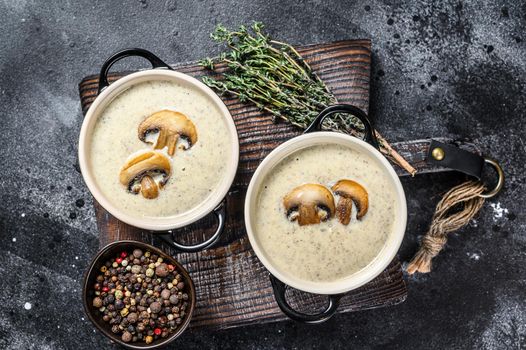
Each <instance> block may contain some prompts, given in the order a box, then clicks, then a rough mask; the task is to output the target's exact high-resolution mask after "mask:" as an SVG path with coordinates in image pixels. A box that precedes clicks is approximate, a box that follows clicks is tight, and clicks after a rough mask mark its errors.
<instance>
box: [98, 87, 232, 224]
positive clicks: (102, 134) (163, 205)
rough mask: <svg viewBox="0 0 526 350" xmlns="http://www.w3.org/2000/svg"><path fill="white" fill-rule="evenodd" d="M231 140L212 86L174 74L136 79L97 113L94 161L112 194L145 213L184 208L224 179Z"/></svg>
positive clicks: (133, 211)
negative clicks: (205, 88) (206, 89)
mask: <svg viewBox="0 0 526 350" xmlns="http://www.w3.org/2000/svg"><path fill="white" fill-rule="evenodd" d="M231 157H232V155H231V139H230V137H229V130H228V127H227V124H226V121H225V120H224V117H223V115H222V113H221V111H220V110H219V108H218V107H217V106H216V105H215V104H214V103H213V101H211V100H210V99H209V98H208V97H207V96H206V95H205V94H204V93H202V92H200V91H199V90H197V89H195V88H192V87H190V86H186V85H181V84H177V83H175V82H171V81H151V82H144V83H140V84H137V85H134V86H132V87H131V88H129V89H128V90H126V91H125V92H123V93H121V94H120V95H118V96H117V97H116V98H115V99H114V100H113V101H112V102H111V103H110V104H109V105H108V107H107V108H106V109H105V110H104V112H103V113H102V115H101V116H100V117H99V119H98V120H97V123H96V125H95V128H94V130H93V134H92V137H91V146H90V162H91V168H92V169H93V173H94V176H95V181H96V183H97V185H98V187H99V188H100V190H101V192H102V193H104V195H105V197H106V198H108V200H109V201H110V202H111V203H112V204H113V205H114V206H116V207H117V208H119V209H121V210H123V211H125V212H127V213H128V214H130V215H135V216H137V217H169V216H176V215H178V214H183V213H185V212H188V211H190V210H192V209H193V208H195V207H197V206H198V205H199V204H201V203H203V202H204V201H206V199H207V197H209V195H210V194H211V193H212V192H213V191H214V189H215V188H216V187H218V185H219V184H220V183H221V182H222V181H223V177H224V174H225V167H226V166H227V163H228V162H229V160H230V158H231Z"/></svg>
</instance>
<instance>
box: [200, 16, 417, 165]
mask: <svg viewBox="0 0 526 350" xmlns="http://www.w3.org/2000/svg"><path fill="white" fill-rule="evenodd" d="M262 29H263V24H262V23H260V22H254V23H253V24H252V26H250V28H248V27H246V26H241V27H240V28H239V29H238V30H235V31H230V30H228V29H227V28H225V27H224V26H222V25H218V26H217V27H216V29H215V31H214V32H213V33H212V34H211V35H210V37H211V38H212V39H213V40H214V41H216V42H218V43H225V44H226V45H227V46H228V48H229V49H230V50H228V51H226V52H222V53H221V54H220V55H219V57H215V58H205V59H203V60H201V61H200V62H199V63H200V64H201V65H202V66H204V67H206V68H208V69H210V70H215V68H216V65H217V64H218V63H223V64H226V66H227V70H226V71H225V72H223V73H222V77H223V79H221V80H217V79H214V78H211V77H208V76H205V77H203V78H202V80H203V82H204V83H205V84H206V85H208V86H209V87H211V88H213V89H216V90H217V91H218V92H219V93H221V94H232V95H235V96H237V97H238V98H239V100H240V101H242V102H246V101H250V102H252V103H254V104H255V105H256V106H257V107H258V108H260V109H262V110H265V111H267V112H269V113H270V114H272V115H273V117H274V118H281V119H284V120H287V121H289V122H290V123H292V124H293V125H296V126H298V127H300V128H306V127H307V126H309V125H310V123H311V122H312V121H313V120H314V119H315V118H316V116H317V115H318V114H319V112H321V110H323V109H324V108H325V107H327V106H329V105H331V104H335V103H337V100H336V98H335V97H334V95H333V94H332V93H331V92H330V90H329V89H328V87H327V86H326V85H325V84H324V82H323V81H322V80H321V79H320V78H319V77H318V76H317V75H316V74H315V73H314V72H313V71H312V69H311V67H310V66H309V65H308V64H307V62H305V61H304V60H303V58H302V57H301V55H300V54H299V53H298V52H297V51H296V50H295V49H294V47H292V46H291V45H289V44H287V43H283V42H280V41H276V40H272V39H271V38H270V37H269V36H268V35H266V34H264V33H263V31H262ZM323 127H324V128H325V129H328V130H334V131H340V132H345V133H350V134H354V135H357V134H361V133H362V132H363V124H362V123H361V121H360V120H359V119H357V118H356V117H354V116H352V115H350V114H335V115H333V116H331V118H330V119H326V121H325V122H324V125H323ZM377 135H378V133H377ZM378 136H379V140H380V144H381V147H382V150H383V153H384V154H386V155H389V156H391V157H392V158H394V159H395V161H396V162H397V163H398V164H399V165H400V166H402V167H403V168H405V169H406V170H407V171H409V172H410V173H412V174H414V172H415V169H414V168H412V167H411V166H410V165H409V164H408V163H407V162H406V161H405V160H404V159H403V158H402V157H401V156H400V155H398V154H397V153H396V152H395V151H394V150H393V149H392V148H391V147H390V146H389V144H388V143H387V142H386V141H385V139H384V138H382V137H381V136H380V135H378Z"/></svg>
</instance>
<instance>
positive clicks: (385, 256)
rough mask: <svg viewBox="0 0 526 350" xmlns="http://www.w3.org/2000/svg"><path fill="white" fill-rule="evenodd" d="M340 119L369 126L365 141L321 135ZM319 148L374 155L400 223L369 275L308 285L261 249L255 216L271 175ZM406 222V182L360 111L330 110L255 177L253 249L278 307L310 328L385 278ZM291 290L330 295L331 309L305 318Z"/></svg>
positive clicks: (249, 203)
mask: <svg viewBox="0 0 526 350" xmlns="http://www.w3.org/2000/svg"><path fill="white" fill-rule="evenodd" d="M334 113H350V114H353V115H354V116H356V117H357V118H359V119H360V120H361V121H362V122H363V124H364V126H365V135H366V137H365V141H363V140H360V139H358V138H356V137H353V136H349V135H346V134H342V133H336V132H325V131H320V130H321V125H322V123H323V120H324V119H325V118H326V117H328V116H329V115H331V114H334ZM316 144H338V145H342V146H345V147H349V148H352V149H354V150H358V151H360V152H364V153H367V154H369V155H370V156H371V157H372V158H373V159H374V160H375V161H376V162H377V163H378V164H379V165H380V167H381V169H383V174H384V175H383V176H385V177H386V178H388V181H390V182H391V183H392V184H393V187H394V188H395V190H396V198H395V200H396V205H395V207H396V208H397V213H396V218H395V222H394V225H393V230H392V233H391V234H390V236H389V238H388V239H387V242H386V244H385V246H384V248H383V249H382V250H381V251H380V253H379V255H378V256H377V257H376V258H375V259H374V260H373V261H372V262H371V263H370V264H369V265H368V266H366V267H365V268H364V269H362V270H360V271H359V272H357V273H355V274H353V275H351V276H349V277H347V278H343V279H340V280H337V281H333V282H323V281H319V282H306V281H305V280H302V279H300V278H298V277H296V276H294V275H292V274H290V273H285V272H283V271H281V270H280V269H279V267H277V266H275V265H274V264H273V263H272V262H271V260H270V259H269V258H268V257H267V256H266V255H265V252H264V250H263V249H261V247H260V243H259V240H258V236H257V232H256V231H255V224H254V220H255V212H256V210H257V209H258V208H257V197H258V194H259V190H260V187H261V186H262V183H263V181H264V179H265V177H266V176H267V174H269V172H272V171H273V169H274V167H275V166H276V165H277V164H278V163H280V162H281V161H282V160H283V159H285V158H286V157H287V156H288V155H290V154H292V153H293V152H296V151H298V150H300V149H302V148H305V147H311V146H313V145H316ZM406 221H407V206H406V199H405V194H404V190H403V188H402V185H401V183H400V180H399V178H398V176H397V174H396V172H395V171H394V169H393V167H392V166H391V165H390V164H389V162H388V161H387V159H386V158H385V157H384V156H383V155H382V154H381V153H380V152H379V151H378V142H377V140H376V137H375V134H374V130H373V128H372V126H371V123H370V122H369V120H368V119H367V116H366V115H365V113H363V112H362V111H361V110H360V109H358V108H356V107H354V106H351V105H336V106H331V107H329V108H327V109H325V110H324V111H322V112H321V113H320V115H319V116H318V117H317V118H316V120H315V121H314V122H313V123H312V124H311V126H309V128H308V129H307V130H306V131H305V133H304V134H303V135H301V136H298V137H295V138H293V139H291V140H289V141H287V142H285V143H283V144H282V145H280V146H279V147H277V148H276V149H275V150H273V151H272V152H271V153H270V154H269V155H268V156H267V157H266V158H265V159H264V160H263V162H261V164H260V165H259V167H258V168H257V170H256V172H255V173H254V176H253V177H252V180H251V181H250V185H249V187H248V191H247V195H246V200H245V225H246V229H247V233H248V237H249V239H250V244H251V245H252V248H253V249H254V251H255V252H256V255H257V256H258V258H259V260H260V261H261V262H262V263H263V265H264V266H265V267H266V268H267V269H268V270H269V271H270V279H271V282H272V286H273V288H274V294H275V298H276V301H277V303H278V305H279V307H280V308H281V310H282V311H283V312H284V313H285V314H286V315H287V316H289V317H290V318H292V319H294V320H298V321H302V322H306V323H319V322H323V321H326V320H327V319H329V318H330V317H331V316H332V315H333V314H334V313H335V312H336V310H337V308H338V304H339V300H340V298H341V296H342V295H343V293H345V292H348V291H350V290H353V289H356V288H358V287H360V286H362V285H364V284H365V283H367V282H369V281H371V280H372V279H374V278H375V277H376V276H378V275H379V274H380V273H382V271H383V270H384V269H385V268H386V267H387V266H388V265H389V263H390V262H391V261H392V260H393V258H394V257H395V255H396V253H397V251H398V249H399V247H400V244H401V243H402V239H403V237H404V233H405V228H406ZM288 286H291V287H293V288H296V289H299V290H301V291H304V292H309V293H315V294H323V295H328V298H329V303H328V305H327V307H326V309H325V310H323V311H322V312H320V313H318V314H305V313H301V312H299V311H296V310H294V309H293V308H292V307H291V306H290V305H289V304H288V303H287V301H286V299H285V291H286V288H287V287H288Z"/></svg>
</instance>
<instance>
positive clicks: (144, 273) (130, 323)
mask: <svg viewBox="0 0 526 350" xmlns="http://www.w3.org/2000/svg"><path fill="white" fill-rule="evenodd" d="M100 273H101V274H99V275H98V276H97V281H96V283H95V285H94V286H93V288H94V290H95V297H94V298H93V306H94V307H95V308H97V309H98V310H99V312H100V313H101V315H102V319H103V320H104V321H105V322H108V323H109V324H110V325H111V326H112V327H111V331H112V332H113V333H115V334H116V335H118V336H120V337H121V339H122V341H124V342H126V343H128V342H138V341H142V342H145V343H146V344H150V343H152V342H153V341H154V340H157V339H160V338H166V337H168V336H169V335H170V334H172V333H173V332H174V331H175V330H176V329H177V327H178V326H179V325H180V324H181V323H182V322H183V319H184V317H185V311H186V309H187V307H188V303H189V296H188V293H186V292H185V288H186V285H185V282H184V281H183V276H182V275H181V274H180V273H179V272H178V271H177V268H176V267H175V266H174V265H171V264H167V263H165V262H163V258H161V257H159V256H158V255H156V254H153V253H151V252H150V251H146V252H143V251H142V250H141V249H135V250H134V251H133V252H132V253H131V254H129V253H128V252H122V253H121V254H120V255H119V256H117V257H115V258H113V259H111V260H110V261H107V262H106V263H105V264H104V265H103V266H102V267H101V268H100Z"/></svg>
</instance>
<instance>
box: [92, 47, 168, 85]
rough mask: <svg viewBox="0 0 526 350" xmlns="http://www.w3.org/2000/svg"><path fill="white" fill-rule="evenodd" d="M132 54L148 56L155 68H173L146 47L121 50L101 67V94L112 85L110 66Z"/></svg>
mask: <svg viewBox="0 0 526 350" xmlns="http://www.w3.org/2000/svg"><path fill="white" fill-rule="evenodd" d="M130 56H139V57H143V58H146V59H147V60H148V61H149V62H150V63H151V64H152V67H153V68H164V69H170V70H171V69H172V68H170V66H169V65H167V64H166V63H164V62H163V61H162V60H161V59H160V58H159V57H157V56H155V55H154V54H153V53H151V52H150V51H148V50H145V49H138V48H133V49H124V50H121V51H119V52H116V53H114V54H113V55H111V57H110V58H108V59H107V60H106V62H104V64H103V65H102V68H101V69H100V75H99V91H98V93H99V94H100V93H101V91H102V90H104V89H105V88H106V87H108V86H109V85H110V83H109V82H108V73H109V71H110V68H111V67H112V66H113V65H114V64H115V63H116V62H118V61H120V60H121V59H123V58H125V57H130Z"/></svg>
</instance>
